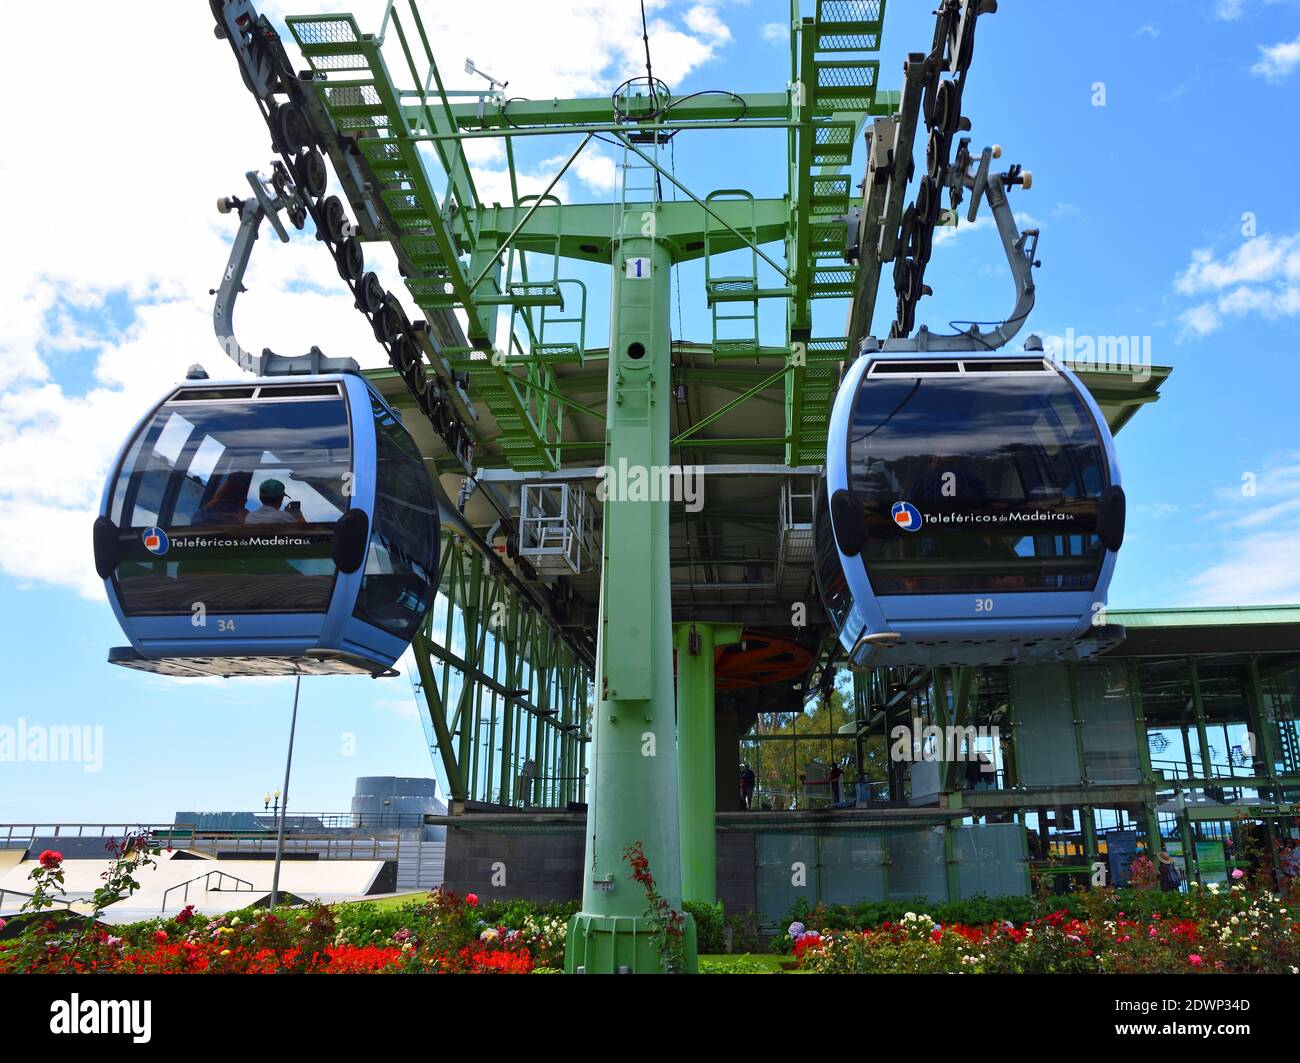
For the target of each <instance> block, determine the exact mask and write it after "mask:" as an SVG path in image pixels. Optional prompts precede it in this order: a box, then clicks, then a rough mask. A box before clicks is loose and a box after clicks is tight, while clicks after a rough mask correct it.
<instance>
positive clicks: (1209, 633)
mask: <svg viewBox="0 0 1300 1063" xmlns="http://www.w3.org/2000/svg"><path fill="white" fill-rule="evenodd" d="M1106 619H1107V621H1108V622H1110V623H1113V624H1122V625H1123V626H1124V627H1125V628H1126V629H1127V631H1128V637H1127V638H1126V639H1125V640H1124V642H1123V643H1122V644H1121V645H1119V646H1118V647H1116V648H1115V649H1114V650H1112V651H1111V654H1110V655H1111V656H1119V657H1138V656H1142V657H1147V656H1160V655H1163V654H1185V653H1186V654H1203V653H1216V654H1218V653H1286V652H1294V653H1300V605H1253V606H1251V605H1246V606H1205V607H1195V608H1184V609H1108V610H1107V611H1106Z"/></svg>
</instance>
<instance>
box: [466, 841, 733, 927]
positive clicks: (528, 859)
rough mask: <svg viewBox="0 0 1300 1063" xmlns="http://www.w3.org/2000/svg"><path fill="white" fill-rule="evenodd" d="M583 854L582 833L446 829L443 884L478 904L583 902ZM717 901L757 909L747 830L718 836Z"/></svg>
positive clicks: (731, 909)
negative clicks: (498, 867) (501, 868)
mask: <svg viewBox="0 0 1300 1063" xmlns="http://www.w3.org/2000/svg"><path fill="white" fill-rule="evenodd" d="M583 855H584V854H583V836H582V835H581V834H532V835H527V834H497V833H489V832H487V831H474V830H463V829H459V828H456V827H450V828H448V830H447V861H446V864H445V870H444V872H443V885H444V886H445V887H446V888H447V889H449V890H451V891H452V892H454V893H460V894H465V893H476V894H478V896H479V897H480V898H481V899H482V900H489V899H490V900H502V899H509V900H513V899H515V898H524V899H527V900H532V901H567V900H581V898H582V862H583ZM496 863H502V864H504V865H505V879H506V881H505V885H503V886H494V885H493V884H492V876H493V865H494V864H496ZM653 870H654V869H653V868H651V871H653ZM718 899H719V900H721V901H722V902H723V905H724V907H725V909H726V910H727V911H728V912H730V913H736V914H740V913H743V912H752V911H754V909H755V906H756V905H757V902H758V893H757V885H756V880H755V866H754V836H753V835H752V834H750V833H749V832H747V831H746V832H742V831H718Z"/></svg>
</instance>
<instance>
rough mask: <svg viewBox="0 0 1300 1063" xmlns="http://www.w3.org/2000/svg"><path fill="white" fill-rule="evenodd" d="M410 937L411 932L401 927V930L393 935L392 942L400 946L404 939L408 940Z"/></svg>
mask: <svg viewBox="0 0 1300 1063" xmlns="http://www.w3.org/2000/svg"><path fill="white" fill-rule="evenodd" d="M410 936H411V932H410V931H409V930H407V929H406V927H402V929H401V930H399V931H398V932H397V933H396V934H394V935H393V940H394V941H396V942H397V943H398V944H399V945H400V944H402V943H403V942H404V941H406V939H407V938H409V937H410Z"/></svg>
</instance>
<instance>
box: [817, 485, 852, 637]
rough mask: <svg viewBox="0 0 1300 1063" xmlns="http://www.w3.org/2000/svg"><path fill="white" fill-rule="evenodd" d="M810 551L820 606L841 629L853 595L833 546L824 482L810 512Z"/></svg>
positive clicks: (833, 536)
mask: <svg viewBox="0 0 1300 1063" xmlns="http://www.w3.org/2000/svg"><path fill="white" fill-rule="evenodd" d="M813 550H814V560H815V564H816V569H817V589H818V591H819V592H820V593H821V599H822V605H823V606H824V607H825V609H826V612H827V614H828V615H829V616H830V618H831V622H832V623H834V625H835V626H836V627H837V628H842V627H843V626H844V619H845V617H847V616H848V615H849V606H850V605H851V604H852V596H851V595H850V594H849V585H848V581H847V580H846V579H845V578H844V566H843V565H841V564H840V552H839V550H837V549H836V547H835V531H834V529H833V528H832V527H831V511H830V504H829V503H828V502H827V492H826V482H825V481H824V480H823V481H822V483H821V484H820V485H819V487H818V490H817V507H816V509H815V511H814V513H813Z"/></svg>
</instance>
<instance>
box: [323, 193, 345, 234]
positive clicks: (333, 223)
mask: <svg viewBox="0 0 1300 1063" xmlns="http://www.w3.org/2000/svg"><path fill="white" fill-rule="evenodd" d="M318 209H319V210H320V215H321V224H322V225H323V226H324V228H325V239H327V240H328V241H329V242H330V243H332V244H341V243H342V242H343V241H344V240H345V239H347V233H346V232H344V230H345V229H346V228H347V227H348V212H347V211H346V210H344V209H343V202H342V200H340V199H339V197H338V196H329V197H328V198H326V199H323V200H321V202H320V204H319V205H318Z"/></svg>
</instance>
